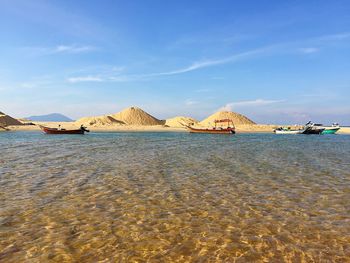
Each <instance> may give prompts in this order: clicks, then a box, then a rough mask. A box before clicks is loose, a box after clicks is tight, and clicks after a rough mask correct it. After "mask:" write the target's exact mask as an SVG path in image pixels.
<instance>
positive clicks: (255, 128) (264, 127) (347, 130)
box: [0, 122, 350, 134]
mask: <svg viewBox="0 0 350 263" xmlns="http://www.w3.org/2000/svg"><path fill="white" fill-rule="evenodd" d="M37 124H40V125H44V126H48V127H58V125H59V124H61V127H62V128H64V129H77V128H79V126H78V125H77V124H75V123H74V122H66V123H63V122H60V123H58V122H47V123H37ZM277 127H279V125H272V124H256V125H236V133H273V130H274V129H275V128H277ZM7 128H8V129H10V131H14V132H16V131H41V129H40V127H39V126H37V125H13V126H8V127H7ZM88 129H89V130H90V131H91V132H97V133H108V132H184V133H186V132H188V131H187V129H186V128H184V127H165V126H163V125H153V126H132V125H123V126H106V127H93V126H92V127H91V126H90V127H88ZM0 132H6V130H2V129H0ZM337 134H350V127H344V128H341V129H340V130H339V131H338V132H337Z"/></svg>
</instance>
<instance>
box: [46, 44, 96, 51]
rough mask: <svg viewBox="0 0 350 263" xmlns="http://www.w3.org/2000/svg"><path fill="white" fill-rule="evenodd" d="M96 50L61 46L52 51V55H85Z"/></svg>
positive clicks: (88, 47) (89, 47)
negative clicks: (84, 53)
mask: <svg viewBox="0 0 350 263" xmlns="http://www.w3.org/2000/svg"><path fill="white" fill-rule="evenodd" d="M94 50H96V48H95V47H93V46H78V45H59V46H56V47H55V48H52V49H51V53H83V52H90V51H94Z"/></svg>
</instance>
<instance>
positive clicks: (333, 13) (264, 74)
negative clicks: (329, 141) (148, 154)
mask: <svg viewBox="0 0 350 263" xmlns="http://www.w3.org/2000/svg"><path fill="white" fill-rule="evenodd" d="M349 99H350V1H348V0H344V1H342V0H334V1H328V0H327V1H323V0H317V1H313V0H308V1H305V0H300V1H299V0H290V1H278V0H256V1H253V0H247V1H233V0H227V1H226V0H215V1H214V0H210V1H208V0H201V1H199V0H192V1H188V0H176V1H175V0H174V1H170V0H169V1H163V0H148V1H144V0H128V1H126V0H124V1H118V0H114V1H112V0H111V1H108V0H100V1H97V0H96V1H88V0H85V1H78V0H76V1H68V0H51V1H48V0H47V1H46V0H22V1H20V0H0V111H2V112H5V113H7V114H9V115H11V116H14V117H26V116H31V115H41V114H48V113H52V112H59V113H62V114H65V115H67V116H69V117H71V118H73V119H77V118H80V117H83V116H94V115H103V114H110V113H115V112H118V111H120V110H122V109H124V108H126V107H129V106H138V107H140V108H142V109H144V110H145V111H147V112H149V113H150V114H152V115H154V116H156V117H157V118H160V119H165V118H169V117H174V116H179V115H183V116H191V117H195V118H197V119H199V120H201V119H203V118H205V117H206V116H208V115H210V114H212V113H214V112H216V111H218V110H232V111H235V112H239V113H242V114H244V115H246V116H248V117H249V118H251V119H252V120H254V121H255V122H258V123H278V124H294V123H305V122H307V121H308V120H313V121H314V122H318V123H325V124H329V123H332V122H339V123H340V124H343V125H350V103H349Z"/></svg>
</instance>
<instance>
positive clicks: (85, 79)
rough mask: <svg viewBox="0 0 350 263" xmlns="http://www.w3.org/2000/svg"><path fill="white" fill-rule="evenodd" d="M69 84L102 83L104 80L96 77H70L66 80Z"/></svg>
mask: <svg viewBox="0 0 350 263" xmlns="http://www.w3.org/2000/svg"><path fill="white" fill-rule="evenodd" d="M67 81H68V82H70V83H78V82H103V81H104V79H102V78H100V77H97V76H83V77H71V78H68V79H67Z"/></svg>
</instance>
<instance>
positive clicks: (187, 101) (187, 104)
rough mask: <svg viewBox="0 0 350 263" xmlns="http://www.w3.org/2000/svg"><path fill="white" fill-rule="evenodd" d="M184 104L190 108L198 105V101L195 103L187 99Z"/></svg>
mask: <svg viewBox="0 0 350 263" xmlns="http://www.w3.org/2000/svg"><path fill="white" fill-rule="evenodd" d="M185 104H186V106H192V105H195V104H198V101H195V100H192V99H187V100H186V101H185Z"/></svg>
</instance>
